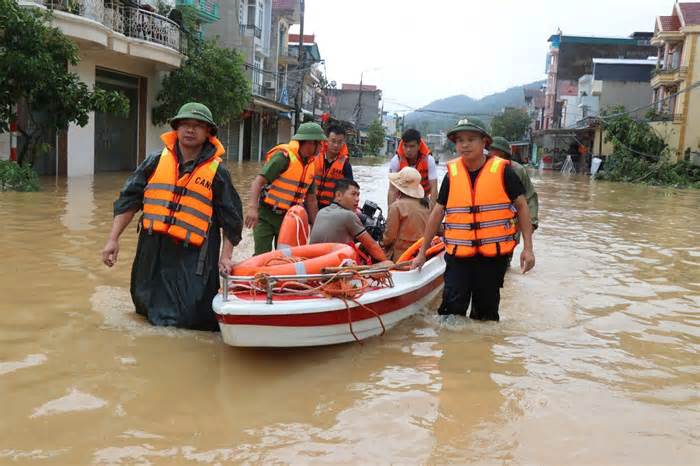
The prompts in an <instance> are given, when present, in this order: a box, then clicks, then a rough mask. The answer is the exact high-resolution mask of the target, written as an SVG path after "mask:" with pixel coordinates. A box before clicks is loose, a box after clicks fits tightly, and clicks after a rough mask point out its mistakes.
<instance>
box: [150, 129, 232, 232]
mask: <svg viewBox="0 0 700 466" xmlns="http://www.w3.org/2000/svg"><path fill="white" fill-rule="evenodd" d="M160 138H161V140H162V141H163V142H164V143H165V147H164V148H163V152H162V153H161V154H160V158H159V160H158V166H157V167H156V169H155V171H154V172H153V174H152V175H151V177H150V178H149V179H148V184H147V185H146V189H145V191H144V194H143V218H142V220H141V222H142V223H141V225H142V227H143V228H144V229H146V230H148V231H149V232H153V231H155V232H158V233H163V234H166V235H170V236H172V237H173V238H176V239H178V240H182V241H184V242H185V244H188V245H189V244H192V245H194V246H201V245H202V244H203V243H204V240H205V239H206V237H207V233H208V232H209V227H210V226H211V217H212V212H213V209H212V198H213V191H212V184H213V181H214V175H215V174H216V170H217V168H218V167H219V164H220V163H221V155H222V154H223V153H224V152H225V151H224V147H223V146H222V145H221V143H220V142H219V140H218V139H217V138H215V137H213V136H210V137H209V142H211V143H212V144H214V147H215V148H216V152H215V153H214V155H212V156H211V157H209V158H208V159H207V160H204V161H202V162H200V163H199V164H198V165H197V166H196V167H195V168H194V170H192V172H191V173H187V174H185V175H183V176H182V177H179V176H178V173H179V162H178V159H177V154H176V153H175V144H176V143H177V133H176V132H175V131H169V132H167V133H164V134H163V135H161V137H160Z"/></svg>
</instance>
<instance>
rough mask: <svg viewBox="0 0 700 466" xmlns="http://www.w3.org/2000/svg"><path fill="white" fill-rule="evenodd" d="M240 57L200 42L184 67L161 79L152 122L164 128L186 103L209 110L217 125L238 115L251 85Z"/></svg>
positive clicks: (244, 103) (247, 96)
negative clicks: (160, 87)
mask: <svg viewBox="0 0 700 466" xmlns="http://www.w3.org/2000/svg"><path fill="white" fill-rule="evenodd" d="M243 66H244V60H243V58H242V57H241V55H240V54H239V53H238V52H236V51H234V50H230V49H222V48H218V47H216V45H214V43H213V42H203V43H201V44H199V46H198V47H195V48H194V49H193V50H192V51H191V54H190V56H189V57H187V59H186V61H185V62H184V63H183V65H182V66H181V67H180V68H178V69H176V70H174V71H172V72H170V74H169V75H168V76H166V77H165V78H164V79H163V88H162V89H161V91H160V92H159V93H158V96H157V98H156V99H157V102H158V104H157V105H156V106H155V107H154V108H153V121H154V122H155V123H158V124H163V123H166V122H167V121H168V119H169V118H171V117H172V116H174V115H175V114H176V113H177V111H178V109H179V108H180V107H181V106H182V105H183V104H186V103H187V102H193V101H195V102H200V103H203V104H204V105H206V106H207V107H209V109H210V110H211V111H212V114H213V115H214V119H215V120H216V122H217V123H219V124H226V123H227V122H229V121H230V120H231V119H234V118H236V117H238V116H239V115H240V113H241V112H242V111H243V109H244V108H245V106H246V104H247V103H248V102H249V101H250V88H251V86H250V82H249V81H248V79H247V78H246V76H245V72H244V70H243Z"/></svg>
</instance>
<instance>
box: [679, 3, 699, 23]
mask: <svg viewBox="0 0 700 466" xmlns="http://www.w3.org/2000/svg"><path fill="white" fill-rule="evenodd" d="M678 8H679V9H680V10H681V14H682V15H683V23H684V24H685V25H686V26H691V25H694V24H700V2H692V3H679V4H678Z"/></svg>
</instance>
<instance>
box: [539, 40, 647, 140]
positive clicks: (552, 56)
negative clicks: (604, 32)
mask: <svg viewBox="0 0 700 466" xmlns="http://www.w3.org/2000/svg"><path fill="white" fill-rule="evenodd" d="M652 35H653V33H651V32H649V33H647V32H635V33H633V34H632V35H630V36H629V37H586V36H567V35H563V34H562V33H561V31H559V32H558V33H557V34H555V35H552V36H550V37H549V40H548V41H549V44H550V46H549V52H548V55H547V84H546V90H545V106H544V129H549V128H566V127H568V126H569V125H568V124H567V122H568V123H569V124H570V123H573V122H576V121H577V120H578V119H580V116H579V115H576V110H575V107H576V101H577V98H578V79H579V78H580V77H581V76H583V75H586V74H591V72H592V71H593V58H594V57H596V58H632V59H645V58H648V57H649V56H652V55H655V54H656V49H655V48H654V47H653V46H651V45H650V39H651V37H652ZM565 115H566V117H567V119H566V121H565V119H564V116H565Z"/></svg>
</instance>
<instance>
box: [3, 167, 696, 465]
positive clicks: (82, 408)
mask: <svg viewBox="0 0 700 466" xmlns="http://www.w3.org/2000/svg"><path fill="white" fill-rule="evenodd" d="M354 163H355V173H356V178H357V179H358V181H360V183H361V184H362V187H363V192H362V198H363V199H368V198H369V199H374V200H376V201H379V202H380V204H382V205H385V204H386V185H387V183H386V180H385V177H386V171H387V164H386V163H385V161H383V160H375V161H359V160H355V161H354ZM229 167H230V169H231V172H232V175H233V178H234V182H235V185H236V187H237V188H238V190H239V192H240V193H241V195H242V196H243V197H244V198H245V196H246V195H247V190H248V186H249V185H250V180H251V177H252V176H253V175H254V174H256V173H257V170H258V169H259V167H258V166H257V165H256V164H253V163H246V164H241V165H238V164H230V165H229ZM443 172H444V165H443ZM126 175H127V174H125V173H118V174H108V175H97V176H95V177H85V178H74V179H70V180H65V179H59V180H54V179H47V180H44V182H43V190H42V191H41V192H39V193H0V218H1V219H2V220H1V221H2V228H0V271H1V275H0V277H1V278H0V463H1V464H25V463H32V464H65V465H78V464H226V463H238V462H248V463H261V462H262V463H272V462H276V463H277V462H284V463H295V464H309V463H311V464H316V463H318V464H321V463H343V464H347V463H355V464H383V463H398V464H417V463H433V464H435V463H438V464H439V463H459V464H546V465H564V464H566V465H576V464H629V465H640V464H658V465H689V464H698V463H700V192H698V191H692V190H675V189H667V188H653V187H646V186H634V185H628V184H610V183H602V182H594V181H590V180H589V179H588V178H583V177H582V178H576V177H563V176H561V175H559V174H552V173H547V172H545V173H543V174H540V173H537V172H534V173H533V176H534V179H533V181H534V183H535V185H536V187H537V189H538V191H539V195H540V202H541V204H540V225H541V227H540V229H539V230H538V231H537V232H536V234H535V253H536V256H537V266H536V268H535V269H534V270H533V271H532V273H530V274H528V275H525V276H523V275H520V274H519V273H516V272H515V271H511V272H509V275H508V276H507V278H506V288H505V290H504V292H503V299H502V302H501V318H502V321H501V322H500V323H475V322H470V321H467V320H455V321H452V322H449V323H448V324H444V323H443V324H441V323H440V322H439V321H438V320H437V319H436V318H435V317H434V313H435V309H436V307H437V304H438V303H437V302H435V303H433V304H432V305H431V306H430V307H429V308H426V309H425V310H424V311H423V313H422V314H420V315H418V316H416V317H413V318H410V319H408V320H406V321H404V322H402V323H401V324H400V325H399V326H398V327H396V328H394V329H393V330H391V331H390V332H389V333H388V334H387V335H385V336H384V337H379V338H374V339H371V340H368V341H367V342H366V343H365V344H364V345H359V344H346V345H341V346H335V347H324V348H307V349H293V350H285V349H280V350H255V349H237V348H232V347H228V346H226V345H224V344H223V343H222V341H221V338H220V336H219V334H216V333H204V332H195V331H185V330H176V329H163V328H154V327H151V326H150V325H149V324H148V323H146V322H145V321H144V320H143V319H142V318H140V317H139V316H137V315H135V314H134V312H133V307H132V303H131V299H130V296H129V274H130V267H131V261H132V258H133V254H134V250H135V246H136V233H135V226H134V225H131V226H130V227H129V229H128V230H127V231H126V232H125V233H124V235H123V237H122V241H121V252H120V256H119V263H118V264H117V265H116V267H115V268H113V269H107V268H106V267H104V266H103V265H102V264H101V262H100V255H99V253H100V250H101V248H102V246H103V244H104V241H105V239H106V237H107V234H108V232H109V229H110V225H111V217H112V202H113V201H114V199H115V197H116V195H117V192H118V190H119V187H120V186H121V184H122V183H123V181H124V179H125V177H126ZM244 204H245V199H244ZM251 251H252V238H251V235H250V231H246V232H245V235H244V239H243V242H242V243H241V245H240V246H239V247H238V248H237V249H236V251H235V254H236V257H238V258H243V257H246V256H248V255H249V254H250V253H251Z"/></svg>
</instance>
